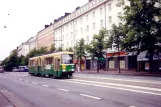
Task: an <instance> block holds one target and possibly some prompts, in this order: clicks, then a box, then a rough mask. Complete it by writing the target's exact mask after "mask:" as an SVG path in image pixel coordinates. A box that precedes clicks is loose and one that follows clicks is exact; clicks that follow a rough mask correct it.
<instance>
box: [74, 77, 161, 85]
mask: <svg viewBox="0 0 161 107" xmlns="http://www.w3.org/2000/svg"><path fill="white" fill-rule="evenodd" d="M76 77H82V76H76ZM85 78H93V79H100V80H104V79H105V80H116V81H129V82H143V83H152V84H161V82H160V81H158V82H157V81H147V80H144V81H142V80H137V79H133V80H126V79H116V78H103V77H100V78H98V77H85Z"/></svg>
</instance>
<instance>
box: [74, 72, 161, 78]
mask: <svg viewBox="0 0 161 107" xmlns="http://www.w3.org/2000/svg"><path fill="white" fill-rule="evenodd" d="M120 72H121V73H119V71H103V70H100V71H99V73H97V71H96V70H85V71H80V72H77V71H76V73H84V74H104V75H127V76H128V75H130V76H152V77H161V72H153V73H149V72H143V71H138V72H137V71H120Z"/></svg>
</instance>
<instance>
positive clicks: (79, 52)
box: [74, 38, 86, 70]
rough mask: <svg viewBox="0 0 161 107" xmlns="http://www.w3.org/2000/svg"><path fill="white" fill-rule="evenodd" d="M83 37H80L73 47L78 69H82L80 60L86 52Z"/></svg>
mask: <svg viewBox="0 0 161 107" xmlns="http://www.w3.org/2000/svg"><path fill="white" fill-rule="evenodd" d="M84 41H85V40H84V39H83V38H82V39H81V40H80V41H79V42H78V43H77V44H76V46H75V47H74V49H75V55H76V57H77V59H78V60H79V66H80V70H82V68H81V61H82V57H85V55H86V53H85V44H84Z"/></svg>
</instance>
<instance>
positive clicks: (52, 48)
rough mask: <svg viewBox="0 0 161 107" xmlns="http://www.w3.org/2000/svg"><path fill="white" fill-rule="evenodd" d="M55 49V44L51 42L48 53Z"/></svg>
mask: <svg viewBox="0 0 161 107" xmlns="http://www.w3.org/2000/svg"><path fill="white" fill-rule="evenodd" d="M55 50H56V48H55V45H54V44H52V45H51V47H50V50H49V52H50V53H51V52H55Z"/></svg>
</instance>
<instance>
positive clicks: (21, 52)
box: [17, 42, 29, 56]
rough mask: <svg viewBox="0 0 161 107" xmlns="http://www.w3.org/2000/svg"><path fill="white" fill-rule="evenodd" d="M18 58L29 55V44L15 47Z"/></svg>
mask: <svg viewBox="0 0 161 107" xmlns="http://www.w3.org/2000/svg"><path fill="white" fill-rule="evenodd" d="M17 53H18V56H21V55H23V56H26V55H27V54H28V53H29V44H28V42H25V43H22V44H21V45H20V46H18V47H17Z"/></svg>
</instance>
